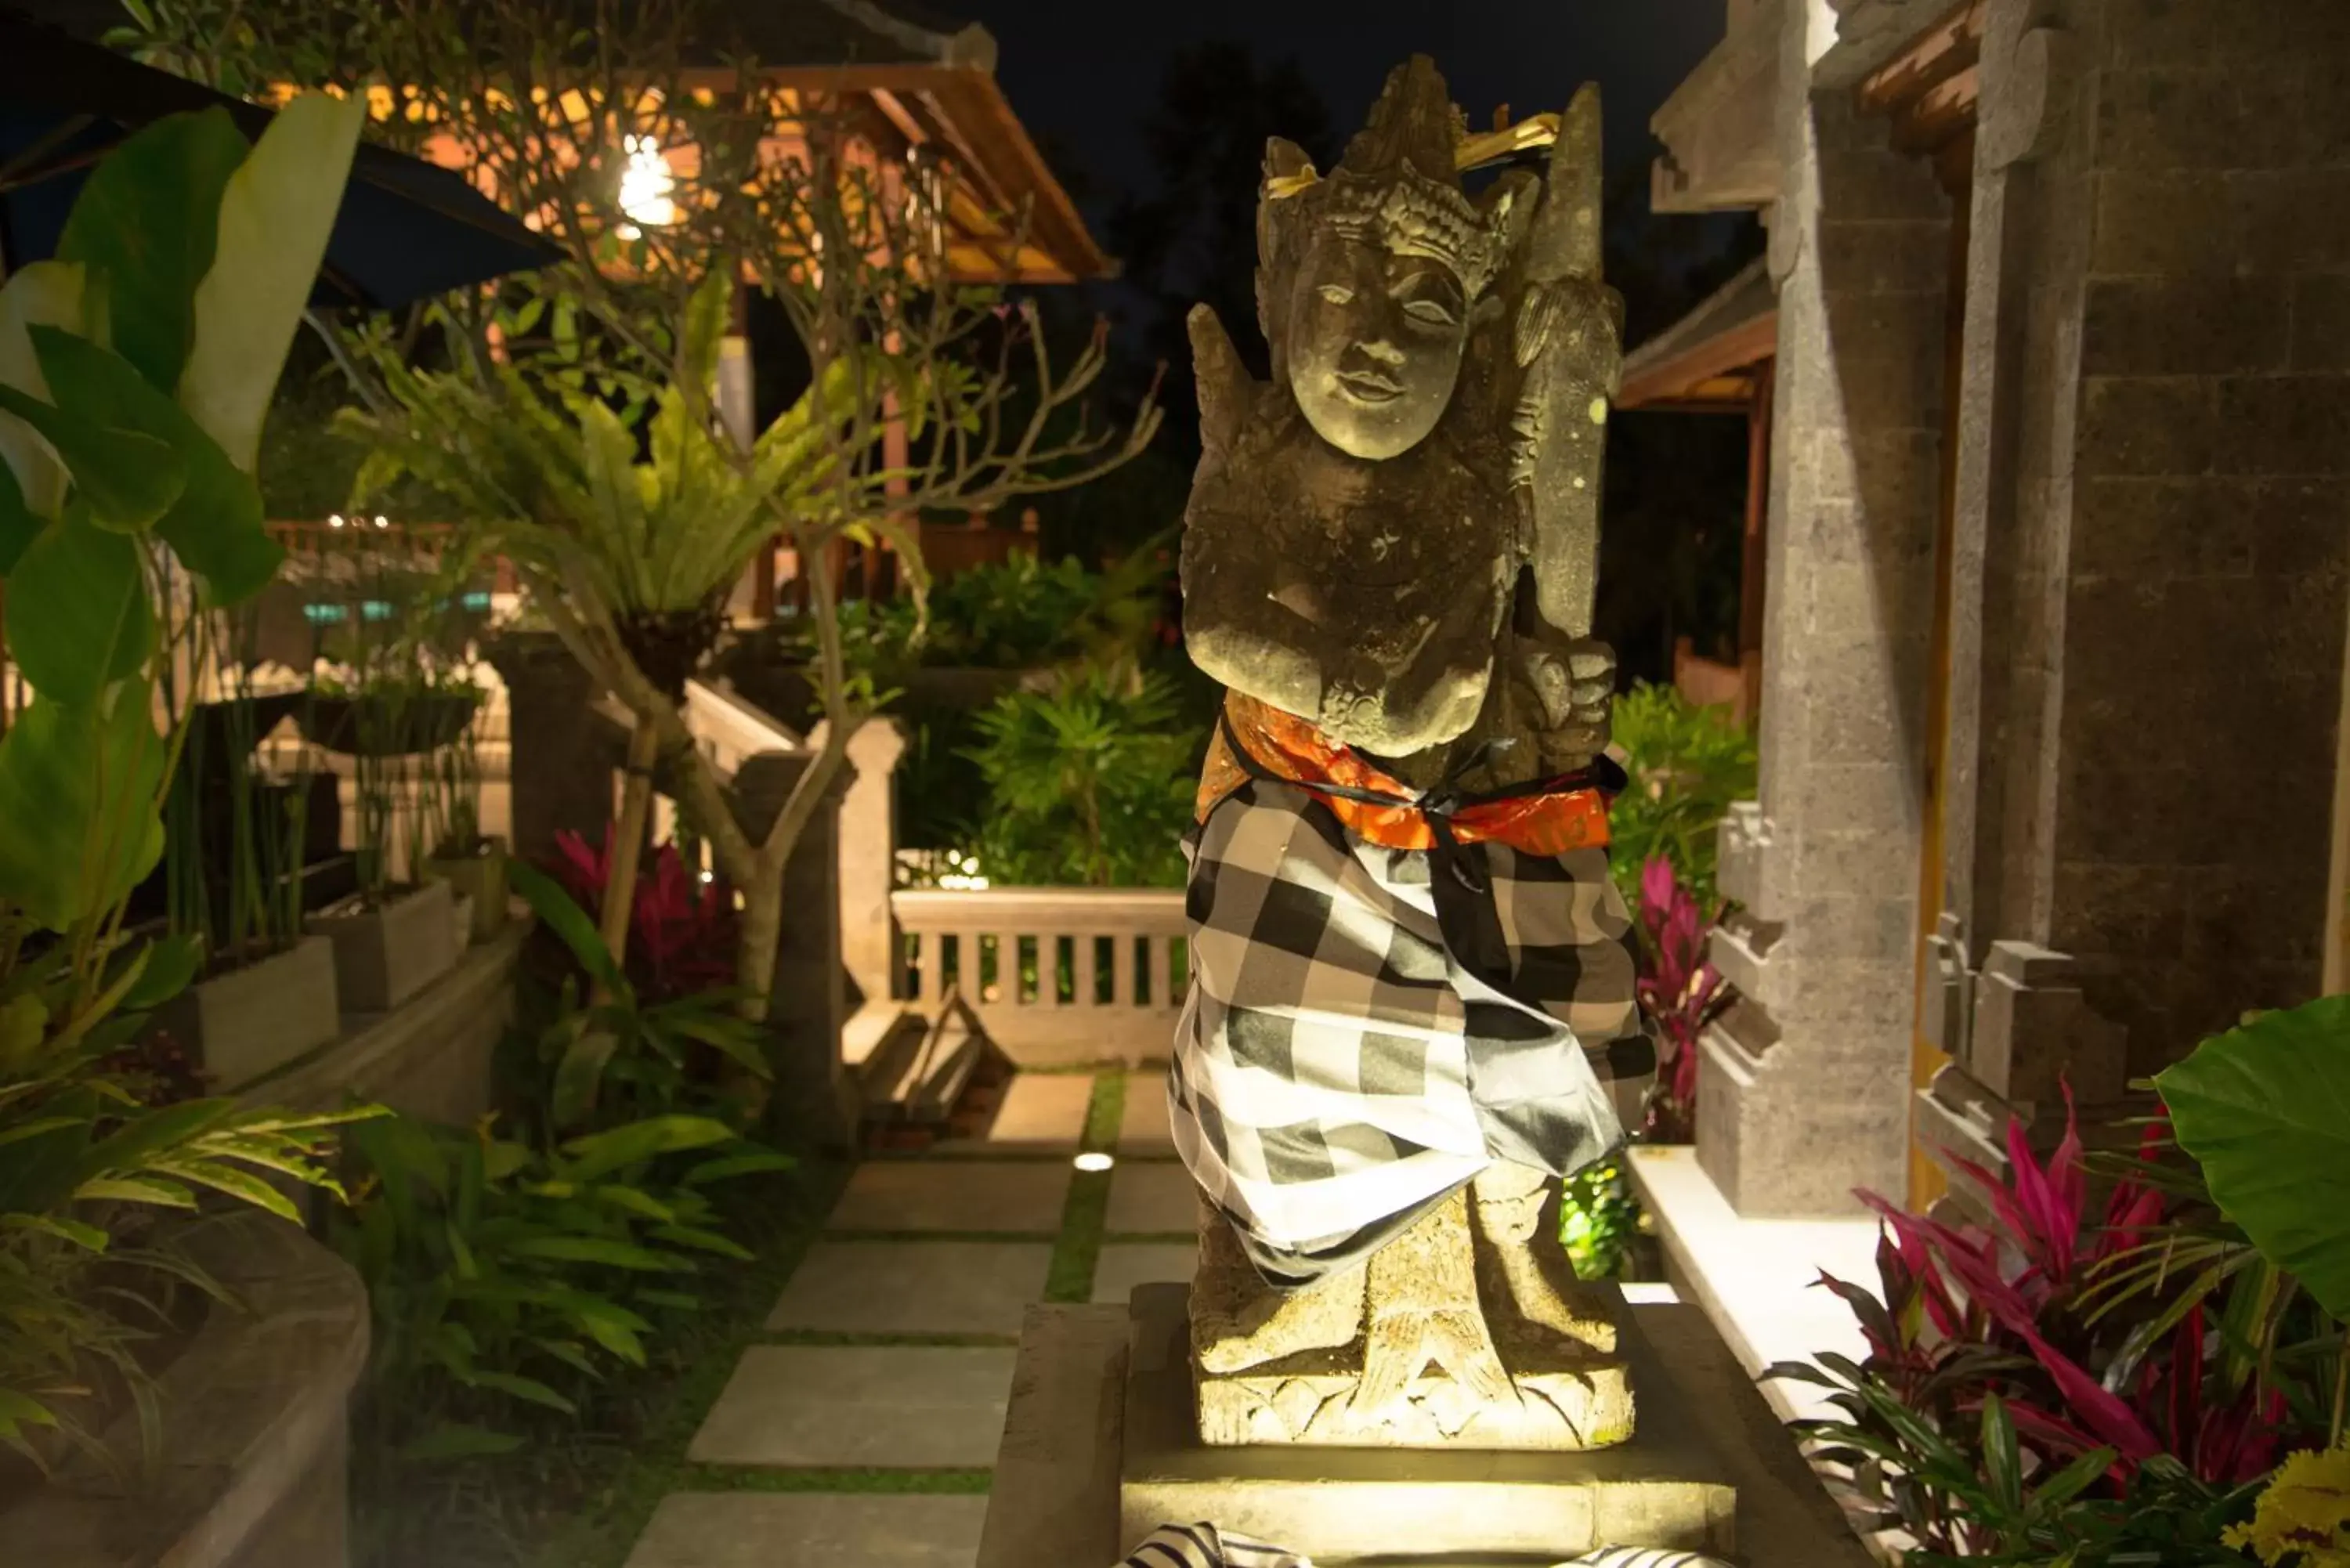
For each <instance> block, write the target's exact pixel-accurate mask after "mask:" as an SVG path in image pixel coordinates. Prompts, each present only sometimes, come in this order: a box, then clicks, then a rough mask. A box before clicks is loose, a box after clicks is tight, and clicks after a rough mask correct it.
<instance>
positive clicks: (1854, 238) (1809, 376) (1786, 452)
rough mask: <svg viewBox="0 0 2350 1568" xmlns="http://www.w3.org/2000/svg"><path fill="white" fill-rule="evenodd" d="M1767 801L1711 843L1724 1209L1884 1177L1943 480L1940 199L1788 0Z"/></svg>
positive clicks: (1897, 1083) (1893, 1176)
mask: <svg viewBox="0 0 2350 1568" xmlns="http://www.w3.org/2000/svg"><path fill="white" fill-rule="evenodd" d="M1784 26H1785V36H1784V38H1783V55H1782V57H1781V60H1780V65H1779V69H1780V81H1781V89H1780V92H1781V96H1780V104H1779V119H1778V140H1779V152H1780V167H1781V171H1782V185H1781V196H1780V200H1779V202H1778V205H1777V207H1776V210H1775V212H1774V213H1773V219H1772V235H1771V253H1772V270H1773V276H1774V277H1775V279H1776V280H1777V283H1778V287H1779V358H1778V362H1777V370H1776V398H1777V402H1776V409H1775V414H1774V418H1773V431H1774V435H1773V441H1774V445H1773V454H1772V470H1773V477H1772V484H1771V494H1770V521H1769V560H1768V573H1769V579H1768V587H1767V589H1766V598H1765V602H1766V603H1767V605H1768V606H1769V610H1768V614H1767V618H1766V621H1765V626H1764V631H1763V701H1762V720H1761V736H1760V739H1761V750H1762V774H1761V781H1760V795H1761V799H1760V801H1759V802H1758V803H1757V805H1756V807H1755V808H1754V809H1753V810H1752V811H1750V812H1745V813H1742V814H1741V815H1740V817H1739V818H1738V819H1737V826H1733V827H1731V829H1729V830H1728V840H1727V841H1726V842H1725V846H1724V849H1725V862H1724V872H1723V891H1724V892H1725V893H1727V894H1728V895H1730V896H1731V897H1732V898H1737V899H1738V900H1740V901H1741V902H1742V904H1743V905H1744V906H1745V911H1744V914H1743V916H1742V919H1741V921H1740V923H1739V924H1738V925H1736V926H1734V927H1733V928H1731V929H1729V930H1726V931H1724V932H1722V933H1721V935H1720V937H1719V938H1718V939H1717V941H1716V950H1715V961H1716V962H1717V963H1718V964H1720V965H1721V967H1722V969H1723V970H1724V971H1725V972H1726V973H1727V974H1728V975H1729V977H1730V978H1731V981H1732V982H1733V983H1735V984H1736V985H1737V986H1738V987H1739V989H1740V991H1741V993H1742V1002H1741V1004H1740V1006H1739V1007H1738V1009H1737V1010H1736V1011H1735V1012H1733V1013H1731V1015H1730V1016H1729V1017H1728V1018H1727V1019H1726V1020H1725V1021H1724V1023H1723V1024H1722V1026H1721V1027H1720V1028H1718V1029H1717V1030H1716V1031H1715V1032H1714V1033H1713V1034H1712V1035H1711V1037H1710V1038H1709V1040H1708V1041H1707V1043H1706V1056H1705V1060H1704V1062H1703V1064H1702V1066H1701V1070H1700V1087H1699V1101H1700V1103H1699V1111H1698V1125H1699V1128H1700V1133H1699V1137H1700V1144H1699V1157H1700V1160H1701V1161H1702V1162H1703V1164H1704V1166H1705V1168H1706V1170H1707V1172H1708V1173H1709V1174H1710V1175H1711V1177H1712V1178H1713V1179H1714V1182H1715V1183H1716V1185H1717V1186H1719V1187H1720V1188H1721V1190H1722V1193H1723V1195H1724V1196H1725V1197H1727V1198H1728V1199H1730V1201H1731V1204H1732V1205H1733V1206H1735V1207H1736V1208H1737V1209H1738V1210H1740V1211H1741V1212H1742V1213H1747V1214H1798V1213H1819V1212H1829V1211H1834V1210H1842V1209H1845V1208H1847V1207H1849V1206H1850V1204H1851V1201H1852V1199H1851V1196H1850V1195H1851V1191H1852V1189H1854V1188H1855V1187H1856V1186H1870V1187H1876V1188H1880V1189H1886V1190H1888V1191H1898V1189H1899V1187H1900V1180H1901V1172H1902V1168H1903V1165H1904V1161H1905V1160H1906V1158H1907V1150H1908V1076H1909V1054H1910V1023H1911V1004H1912V985H1913V978H1914V950H1915V942H1916V933H1917V921H1918V909H1917V899H1918V855H1919V838H1918V833H1919V823H1920V820H1921V802H1922V800H1923V797H1924V793H1925V779H1924V769H1925V757H1926V744H1925V725H1926V718H1927V715H1926V704H1927V693H1928V683H1927V677H1928V670H1927V659H1928V652H1929V628H1930V624H1931V618H1932V593H1933V551H1934V538H1935V524H1936V520H1937V515H1938V507H1939V493H1940V489H1941V481H1940V474H1941V451H1940V447H1941V442H1940V436H1939V431H1940V429H1941V423H1942V408H1943V398H1944V393H1943V375H1944V367H1943V358H1944V354H1943V344H1944V337H1945V331H1946V325H1945V323H1946V308H1947V306H1946V301H1947V297H1948V295H1947V287H1946V285H1947V281H1948V280H1947V268H1948V262H1947V257H1948V253H1949V248H1950V202H1949V199H1948V198H1947V197H1946V196H1944V195H1943V193H1942V192H1941V191H1940V189H1939V186H1938V185H1937V183H1936V181H1935V178H1934V175H1933V172H1932V171H1931V170H1930V169H1929V167H1928V166H1927V165H1925V164H1924V163H1922V162H1921V161H1917V160H1914V159H1911V158H1908V157H1906V156H1903V155H1901V154H1899V153H1897V152H1895V151H1892V150H1891V149H1890V147H1889V146H1888V145H1887V134H1886V128H1885V127H1884V125H1883V124H1882V123H1877V122H1870V121H1866V120H1864V119H1861V118H1860V117H1859V115H1858V113H1857V111H1856V109H1855V108H1854V106H1853V102H1852V99H1851V95H1850V94H1849V93H1848V92H1846V91H1844V90H1841V89H1830V88H1821V87H1820V86H1819V84H1817V83H1816V82H1815V81H1814V80H1813V79H1812V78H1811V77H1810V74H1809V72H1810V61H1809V53H1810V51H1809V44H1810V40H1811V18H1810V16H1809V8H1808V7H1805V6H1801V5H1795V6H1790V7H1788V15H1787V16H1786V18H1785V21H1784Z"/></svg>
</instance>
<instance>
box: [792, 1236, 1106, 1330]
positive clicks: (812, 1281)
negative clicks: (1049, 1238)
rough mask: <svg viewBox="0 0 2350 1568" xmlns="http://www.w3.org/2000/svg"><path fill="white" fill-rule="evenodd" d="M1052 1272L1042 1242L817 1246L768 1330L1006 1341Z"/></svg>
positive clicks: (825, 1243) (797, 1272)
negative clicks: (977, 1337)
mask: <svg viewBox="0 0 2350 1568" xmlns="http://www.w3.org/2000/svg"><path fill="white" fill-rule="evenodd" d="M1052 1269H1053V1248H1052V1244H1051V1243H1050V1242H1046V1241H818V1242H817V1243H816V1245H815V1246H813V1247H811V1248H809V1249H808V1253H807V1256H806V1258H804V1259H802V1260H801V1262H800V1266H799V1267H798V1268H797V1269H795V1270H794V1271H793V1272H792V1277H791V1282H789V1283H788V1284H786V1285H785V1287H784V1293H783V1295H782V1297H781V1299H779V1300H778V1301H777V1302H776V1303H775V1311H774V1312H772V1313H769V1314H767V1327H768V1328H769V1329H771V1330H785V1331H789V1330H803V1331H807V1332H812V1333H825V1334H1002V1335H1003V1336H1004V1337H1006V1338H1012V1337H1014V1336H1016V1335H1017V1334H1019V1333H1020V1321H1021V1318H1022V1316H1023V1314H1025V1312H1026V1311H1027V1308H1028V1303H1031V1302H1034V1301H1038V1300H1041V1299H1043V1297H1044V1294H1045V1277H1046V1276H1047V1275H1048V1274H1050V1273H1051V1272H1052ZM1119 1299H1120V1300H1121V1301H1122V1300H1124V1299H1125V1298H1124V1297H1122V1296H1121V1297H1120V1298H1119Z"/></svg>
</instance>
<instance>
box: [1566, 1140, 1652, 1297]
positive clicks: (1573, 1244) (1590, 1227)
mask: <svg viewBox="0 0 2350 1568" xmlns="http://www.w3.org/2000/svg"><path fill="white" fill-rule="evenodd" d="M1641 1219H1642V1211H1641V1209H1640V1200H1639V1199H1638V1198H1637V1197H1636V1196H1634V1195H1633V1192H1632V1186H1631V1183H1630V1182H1628V1181H1627V1180H1626V1179H1625V1178H1624V1168H1623V1166H1622V1165H1621V1164H1620V1163H1619V1162H1618V1161H1616V1160H1612V1159H1610V1160H1602V1161H1601V1162H1600V1163H1599V1164H1597V1165H1592V1166H1586V1167H1585V1168H1583V1169H1582V1170H1579V1171H1577V1172H1576V1173H1575V1175H1573V1176H1570V1177H1568V1178H1567V1179H1566V1182H1565V1190H1564V1192H1563V1195H1562V1197H1561V1199H1560V1202H1559V1210H1558V1240H1559V1244H1560V1245H1561V1246H1563V1247H1565V1249H1566V1256H1567V1261H1568V1262H1572V1263H1573V1264H1574V1265H1575V1278H1576V1279H1578V1280H1615V1279H1621V1278H1623V1277H1624V1270H1625V1265H1626V1264H1627V1262H1629V1261H1630V1259H1631V1255H1632V1249H1633V1247H1634V1245H1635V1244H1637V1242H1638V1240H1639V1236H1640V1220H1641Z"/></svg>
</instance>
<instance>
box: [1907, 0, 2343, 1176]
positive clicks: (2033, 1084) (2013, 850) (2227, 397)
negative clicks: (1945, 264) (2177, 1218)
mask: <svg viewBox="0 0 2350 1568" xmlns="http://www.w3.org/2000/svg"><path fill="white" fill-rule="evenodd" d="M1981 70H1982V92H1983V110H1982V112H1983V130H1982V133H1981V135H1982V146H1983V148H1984V150H1985V151H1986V152H1987V153H1988V154H1989V156H1988V157H1984V158H1981V159H1979V163H1978V173H1977V179H1978V189H1977V192H1976V213H1977V214H1978V220H1977V244H1976V255H1975V257H1974V261H1973V286H1972V291H1971V292H1972V293H1973V294H1974V296H1976V304H1977V306H1978V308H1977V309H1975V310H1974V311H1972V312H1970V321H1969V330H1968V342H1967V356H1968V376H1969V382H1970V393H1969V395H1968V396H1967V397H1966V398H1965V399H1964V400H1963V403H1962V416H1961V417H1962V435H1961V453H1962V462H1961V473H1960V493H1959V513H1958V528H1959V535H1960V556H1961V559H1962V560H1963V559H1965V558H1966V557H1967V556H1968V555H1969V553H1970V551H1971V554H1972V556H1974V558H1975V559H1976V560H1977V561H1978V562H1979V563H1980V570H1979V574H1978V575H1977V577H1976V579H1975V580H1974V581H1972V582H1969V581H1968V580H1967V578H1966V576H1965V575H1964V574H1961V579H1960V589H1961V592H1960V596H1959V597H1958V598H1957V600H1956V601H1955V610H1956V613H1955V614H1954V625H1958V626H1960V627H1968V626H1969V625H1970V623H1972V624H1971V629H1970V632H1969V633H1968V635H1967V636H1966V637H1964V638H1962V639H1960V648H1961V649H1963V650H1964V652H1965V655H1966V656H1965V657H1963V658H1961V657H1955V656H1954V660H1953V670H1952V676H1953V691H1954V701H1953V703H1952V708H1951V713H1952V721H1953V722H1952V744H1951V747H1950V758H1951V767H1950V772H1949V774H1947V775H1946V790H1947V792H1948V794H1949V797H1950V802H1951V805H1952V811H1953V814H1954V815H1953V820H1954V822H1955V821H1958V820H1959V819H1960V818H1961V817H1962V819H1963V820H1962V822H1961V823H1960V826H1962V828H1963V831H1953V832H1951V833H1950V835H1949V836H1948V840H1947V855H1946V859H1945V869H1946V879H1947V881H1948V883H1949V886H1950V899H1949V908H1950V915H1951V916H1952V917H1953V919H1951V920H1950V922H1947V923H1946V933H1947V934H1948V935H1949V936H1950V939H1951V940H1950V941H1949V942H1948V943H1947V944H1946V945H1947V946H1948V947H1949V949H1950V955H1949V956H1948V957H1947V958H1946V960H1945V961H1946V963H1949V964H1961V965H1963V966H1964V967H1965V968H1968V969H1970V970H1972V971H1974V974H1973V978H1972V983H1973V986H1974V994H1975V998H1976V1004H1975V1006H1974V1009H1973V1017H1972V1021H1971V1035H1970V1036H1969V1034H1968V1033H1965V1032H1964V1031H1961V1032H1960V1033H1959V1034H1958V1035H1957V1037H1955V1038H1952V1039H1950V1040H1948V1041H1947V1042H1946V1044H1947V1045H1948V1047H1949V1048H1950V1049H1951V1050H1952V1051H1953V1052H1954V1054H1956V1055H1957V1057H1958V1061H1957V1063H1956V1064H1955V1066H1954V1070H1953V1071H1952V1072H1950V1073H1946V1074H1945V1075H1944V1079H1945V1081H1944V1082H1942V1083H1939V1084H1938V1085H1937V1086H1936V1088H1935V1090H1934V1091H1933V1092H1932V1093H1931V1094H1930V1095H1929V1100H1928V1104H1927V1106H1926V1107H1924V1109H1922V1110H1921V1121H1920V1127H1921V1131H1928V1132H1929V1142H1943V1141H1951V1142H1953V1143H1954V1144H1955V1145H1956V1146H1957V1147H1960V1149H1961V1151H1962V1152H1965V1153H1966V1154H1967V1155H1968V1156H1969V1157H1970V1158H1979V1159H1980V1158H1991V1157H1994V1156H1995V1155H1996V1152H1997V1151H1996V1148H1995V1147H1980V1142H1981V1140H1980V1139H1978V1140H1976V1141H1977V1146H1976V1147H1969V1146H1968V1145H1967V1144H1966V1142H1965V1141H1964V1140H1961V1139H1957V1138H1955V1137H1953V1138H1952V1139H1950V1140H1945V1139H1944V1138H1942V1137H1939V1136H1937V1135H1934V1134H1933V1133H1932V1132H1931V1131H1930V1127H1931V1124H1933V1123H1934V1122H1936V1121H1937V1120H1938V1119H1939V1121H1941V1122H1944V1123H1947V1124H1951V1125H1956V1124H1959V1123H1962V1122H1964V1121H1966V1120H1967V1119H1968V1118H1967V1116H1964V1115H1961V1114H1957V1113H1959V1112H1960V1110H1961V1109H1962V1108H1963V1107H1965V1106H1969V1105H1970V1104H1971V1105H1975V1106H1979V1107H1987V1108H1984V1109H1981V1110H1980V1111H1979V1112H1978V1114H1976V1115H1975V1116H1974V1117H1973V1119H1974V1120H1975V1121H1976V1122H1978V1123H1981V1122H1985V1121H1988V1122H1990V1123H1993V1124H1997V1123H2002V1122H2003V1120H2004V1117H2005V1116H2006V1115H2007V1114H2008V1113H2009V1112H2011V1111H2012V1112H2014V1113H2016V1114H2021V1115H2023V1116H2027V1118H2033V1119H2034V1120H2035V1126H2034V1136H2035V1139H2036V1140H2038V1141H2043V1142H2045V1141H2053V1139H2054V1136H2055V1132H2056V1127H2055V1126H2053V1125H2050V1124H2049V1120H2048V1118H2047V1117H2046V1115H2045V1113H2047V1112H2050V1111H2053V1110H2054V1109H2055V1108H2056V1106H2057V1105H2058V1104H2059V1103H2060V1102H2059V1101H2058V1100H2057V1098H2056V1094H2055V1089H2054V1077H2055V1075H2057V1074H2058V1073H2060V1072H2061V1073H2063V1074H2064V1075H2067V1076H2068V1077H2069V1079H2070V1081H2071V1083H2072V1085H2073V1087H2074V1093H2075V1096H2076V1097H2078V1098H2081V1099H2082V1100H2083V1101H2084V1102H2085V1114H2086V1115H2098V1114H2106V1113H2113V1112H2117V1111H2118V1110H2119V1108H2120V1106H2119V1104H2118V1102H2121V1101H2122V1100H2123V1099H2124V1098H2125V1095H2124V1091H2123V1088H2122V1087H2121V1085H2122V1083H2123V1082H2124V1081H2126V1079H2128V1078H2134V1077H2139V1076H2143V1075H2148V1074H2151V1073H2153V1072H2154V1071H2156V1070H2158V1069H2159V1068H2160V1067H2161V1066H2163V1065H2164V1064H2167V1063H2168V1062H2171V1061H2174V1060H2176V1059H2178V1057H2179V1056H2181V1055H2183V1054H2186V1053H2187V1052H2188V1051H2189V1050H2191V1049H2192V1048H2193V1047H2194V1045H2195V1044H2196V1043H2197V1042H2198V1041H2199V1039H2201V1038H2202V1037H2203V1036H2205V1035H2206V1034H2208V1033H2212V1032H2213V1031H2215V1030H2218V1029H2220V1028H2224V1027H2225V1026H2227V1025H2228V1024H2230V1023H2232V1022H2233V1021H2234V1020H2235V1019H2236V1018H2237V1017H2238V1015H2239V1014H2240V1013H2241V1012H2242V1011H2243V1010H2245V1009H2247V1008H2253V1007H2273V1006H2282V1005H2290V1004H2292V1003H2294V1002H2301V1001H2304V1000H2306V999H2308V998H2309V997H2310V996H2312V995H2313V994H2314V993H2315V992H2316V989H2317V986H2318V981H2319V971H2320V962H2321V951H2322V942H2323V937H2324V930H2325V927H2326V921H2327V916H2328V911H2329V905H2330V904H2331V902H2332V899H2333V895H2332V894H2331V893H2330V892H2329V869H2328V868H2329V865H2330V862H2331V858H2332V857H2331V855H2330V848H2331V844H2330V840H2331V837H2332V834H2333V830H2334V829H2333V807H2332V803H2333V796H2334V779H2335V755H2336V732H2337V726H2338V723H2339V721H2340V714H2341V711H2342V687H2343V641H2344V633H2345V624H2346V623H2345V582H2350V526H2346V525H2350V483H2345V475H2350V110H2346V109H2345V108H2344V107H2343V104H2342V101H2341V99H2340V97H2339V95H2338V94H2337V93H2336V92H2335V90H2334V88H2333V87H2332V86H2331V85H2329V84H2332V83H2334V82H2338V81H2339V80H2340V79H2341V78H2343V76H2344V75H2345V73H2350V7H2344V6H2340V5H2328V4H2309V3H2304V0H2171V3H2168V4H2165V5H2152V4H2148V3H2146V0H2069V3H2064V4H2050V3H2047V0H1994V4H1993V5H1992V9H1991V17H1990V25H1989V33H1988V36H1986V39H1985V47H1984V56H1983V61H1982V66H1981ZM1987 210H1989V211H1991V212H1992V213H1994V214H1995V216H1996V219H1997V223H1998V232H1999V234H2000V238H1999V240H1998V243H1997V244H1985V243H1984V239H1983V231H1984V224H1983V222H1982V214H1983V213H1985V212H1986V211H1987ZM1960 691H1964V692H1965V693H1966V700H1965V701H1958V700H1955V699H1956V698H1957V697H1958V695H1959V694H1960ZM1961 954H1962V955H1963V957H1960V955H1961ZM2004 992H2012V993H2013V994H2012V995H2011V996H2009V997H2008V1002H2007V1011H2006V1012H2003V1013H2002V1012H1998V1011H1996V1010H1994V1009H1992V1008H1991V1007H1990V1006H1988V1005H1987V1004H1986V1003H1987V1000H1988V999H1990V998H1992V997H1994V996H1999V995H2001V994H2002V993H2004ZM2116 1057H2118V1058H2119V1059H2118V1060H2116ZM2099 1101H2105V1102H2108V1103H2107V1104H2105V1105H2099V1104H2097V1102H2099ZM1945 1130H1948V1128H1947V1127H1946V1128H1945ZM1978 1130H1979V1131H1980V1130H1981V1129H1980V1127H1979V1128H1978ZM1993 1141H1994V1142H1995V1139H1994V1140H1993Z"/></svg>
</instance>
